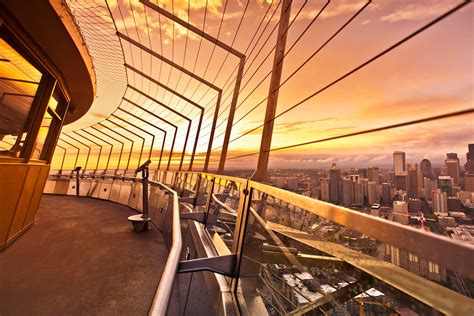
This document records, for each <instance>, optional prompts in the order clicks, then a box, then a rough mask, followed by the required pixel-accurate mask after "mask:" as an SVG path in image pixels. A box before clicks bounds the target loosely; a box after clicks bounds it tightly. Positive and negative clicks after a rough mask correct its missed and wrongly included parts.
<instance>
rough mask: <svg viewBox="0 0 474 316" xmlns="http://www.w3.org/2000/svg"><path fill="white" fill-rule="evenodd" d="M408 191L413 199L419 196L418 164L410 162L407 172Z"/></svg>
mask: <svg viewBox="0 0 474 316" xmlns="http://www.w3.org/2000/svg"><path fill="white" fill-rule="evenodd" d="M407 180H408V183H407V193H408V197H409V198H412V199H417V198H418V165H417V164H409V165H408V172H407Z"/></svg>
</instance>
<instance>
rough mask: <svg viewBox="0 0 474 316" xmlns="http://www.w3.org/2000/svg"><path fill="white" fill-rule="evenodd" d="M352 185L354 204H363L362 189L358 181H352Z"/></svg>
mask: <svg viewBox="0 0 474 316" xmlns="http://www.w3.org/2000/svg"><path fill="white" fill-rule="evenodd" d="M353 185H354V203H353V204H354V205H358V206H361V205H363V204H364V189H363V184H362V183H360V182H356V183H353Z"/></svg>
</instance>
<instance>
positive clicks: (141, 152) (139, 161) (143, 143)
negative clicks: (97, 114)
mask: <svg viewBox="0 0 474 316" xmlns="http://www.w3.org/2000/svg"><path fill="white" fill-rule="evenodd" d="M112 115H113V114H112ZM119 119H120V118H119ZM106 121H109V122H110V123H112V124H114V125H115V126H117V127H119V128H121V129H124V130H126V131H127V132H129V133H130V134H133V135H135V136H137V137H138V138H140V139H141V140H142V147H141V149H140V157H139V158H138V166H140V164H141V162H142V155H143V147H144V146H145V137H141V136H140V135H138V134H137V133H135V132H133V131H131V130H129V129H127V128H125V127H123V126H120V125H119V124H117V123H115V122H114V121H112V120H110V119H108V118H107V119H106ZM122 121H124V122H127V121H125V120H122ZM127 123H128V122H127Z"/></svg>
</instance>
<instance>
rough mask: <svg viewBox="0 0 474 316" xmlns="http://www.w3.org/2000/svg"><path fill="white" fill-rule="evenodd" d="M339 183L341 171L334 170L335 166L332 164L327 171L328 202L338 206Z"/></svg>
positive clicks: (340, 181)
mask: <svg viewBox="0 0 474 316" xmlns="http://www.w3.org/2000/svg"><path fill="white" fill-rule="evenodd" d="M341 183H342V180H341V170H339V169H336V165H335V164H333V166H332V168H331V170H329V201H330V202H331V203H334V204H339V202H340V199H341V198H340V192H341V189H340V186H341Z"/></svg>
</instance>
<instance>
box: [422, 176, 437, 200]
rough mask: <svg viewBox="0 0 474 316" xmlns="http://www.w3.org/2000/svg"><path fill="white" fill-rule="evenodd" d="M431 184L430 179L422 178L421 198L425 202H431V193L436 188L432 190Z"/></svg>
mask: <svg viewBox="0 0 474 316" xmlns="http://www.w3.org/2000/svg"><path fill="white" fill-rule="evenodd" d="M432 184H433V180H431V179H430V178H423V193H424V194H423V195H424V196H423V197H424V198H425V199H427V200H431V192H433V190H435V189H437V187H436V188H433V185H432Z"/></svg>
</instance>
